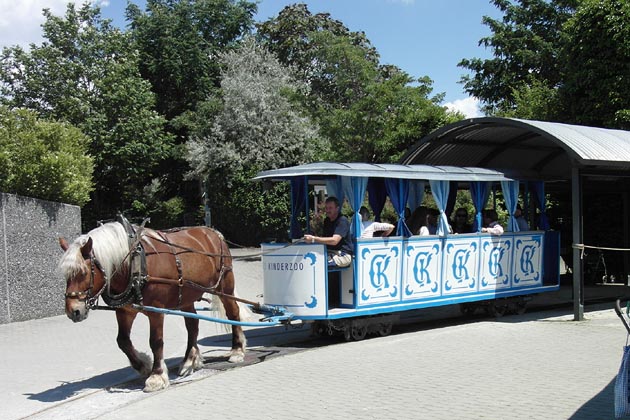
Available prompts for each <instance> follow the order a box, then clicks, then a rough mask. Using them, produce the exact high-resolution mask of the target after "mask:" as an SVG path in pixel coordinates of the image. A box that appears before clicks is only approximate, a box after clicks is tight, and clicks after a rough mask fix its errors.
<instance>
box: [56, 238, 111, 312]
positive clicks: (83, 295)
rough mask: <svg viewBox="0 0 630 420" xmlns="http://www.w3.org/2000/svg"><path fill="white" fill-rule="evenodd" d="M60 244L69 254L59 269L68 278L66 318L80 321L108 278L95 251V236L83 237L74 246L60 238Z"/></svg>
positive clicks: (62, 259) (66, 254)
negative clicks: (95, 255)
mask: <svg viewBox="0 0 630 420" xmlns="http://www.w3.org/2000/svg"><path fill="white" fill-rule="evenodd" d="M59 245H61V248H62V249H63V250H64V251H65V253H64V255H63V257H62V258H61V262H60V263H59V267H60V269H61V271H62V273H63V275H64V277H65V279H66V315H67V316H68V318H70V319H71V320H72V321H74V322H80V321H83V320H84V319H85V318H87V316H88V311H89V310H90V308H91V305H93V304H94V297H95V296H98V293H99V291H101V290H102V289H103V287H104V285H105V276H104V273H103V270H102V267H100V264H99V263H98V261H97V260H96V258H95V257H94V253H93V252H92V238H91V237H86V236H83V237H80V238H78V239H77V240H76V241H75V242H73V243H72V244H68V242H66V240H65V239H63V238H59Z"/></svg>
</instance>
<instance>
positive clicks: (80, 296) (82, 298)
mask: <svg viewBox="0 0 630 420" xmlns="http://www.w3.org/2000/svg"><path fill="white" fill-rule="evenodd" d="M94 267H96V268H97V269H98V270H100V272H101V273H102V274H103V286H102V287H101V289H100V290H99V291H98V292H96V294H94V295H92V290H93V289H94ZM106 285H107V274H106V273H105V270H103V266H102V265H101V263H100V262H99V261H98V260H97V259H96V256H95V255H94V252H91V253H90V285H89V286H88V288H87V289H86V290H83V291H81V292H69V293H66V294H65V296H66V299H77V300H78V301H79V302H85V305H86V307H87V309H92V308H94V307H96V302H97V301H98V298H99V296H101V294H103V291H104V290H105V286H106Z"/></svg>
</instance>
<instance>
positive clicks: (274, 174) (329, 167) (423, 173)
mask: <svg viewBox="0 0 630 420" xmlns="http://www.w3.org/2000/svg"><path fill="white" fill-rule="evenodd" d="M301 176H307V177H309V179H313V178H321V179H326V178H331V177H334V176H344V177H366V178H394V179H417V180H429V181H431V180H442V181H513V180H515V179H514V178H512V177H510V176H509V175H508V174H506V173H504V172H501V171H496V170H493V169H485V168H472V167H459V166H431V165H400V164H375V163H336V162H316V163H308V164H305V165H299V166H291V167H288V168H282V169H274V170H269V171H263V172H260V173H259V174H258V175H257V176H256V177H255V178H254V179H257V180H264V179H268V180H275V181H280V180H288V179H290V178H294V177H301Z"/></svg>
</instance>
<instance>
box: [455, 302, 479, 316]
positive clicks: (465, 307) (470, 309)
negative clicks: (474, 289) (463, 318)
mask: <svg viewBox="0 0 630 420" xmlns="http://www.w3.org/2000/svg"><path fill="white" fill-rule="evenodd" d="M475 309H476V307H475V305H473V304H471V303H460V305H459V310H460V311H461V313H462V315H472V314H474V313H475Z"/></svg>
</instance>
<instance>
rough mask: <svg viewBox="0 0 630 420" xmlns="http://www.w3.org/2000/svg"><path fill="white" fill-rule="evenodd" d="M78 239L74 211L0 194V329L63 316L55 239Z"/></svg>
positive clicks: (77, 214) (76, 210)
mask: <svg viewBox="0 0 630 420" xmlns="http://www.w3.org/2000/svg"><path fill="white" fill-rule="evenodd" d="M80 233H81V211H80V209H79V207H77V206H71V205H68V204H61V203H54V202H50V201H43V200H38V199H34V198H29V197H22V196H18V195H12V194H5V193H0V324H6V323H9V322H16V321H26V320H29V319H36V318H43V317H49V316H55V315H61V314H63V313H64V293H65V289H66V287H65V282H64V280H63V279H62V278H61V276H60V275H59V274H58V272H57V264H58V262H59V258H60V257H61V255H62V254H63V252H62V250H61V247H60V246H59V242H58V238H59V237H60V236H63V237H65V238H67V239H68V240H71V239H74V238H76V237H77V236H78V235H79V234H80Z"/></svg>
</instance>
